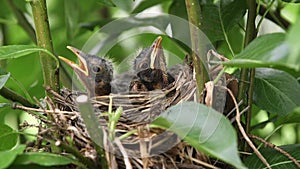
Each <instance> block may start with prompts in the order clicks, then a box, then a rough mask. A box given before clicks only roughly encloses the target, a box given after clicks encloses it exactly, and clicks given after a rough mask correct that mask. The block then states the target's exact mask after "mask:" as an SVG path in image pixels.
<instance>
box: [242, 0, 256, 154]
mask: <svg viewBox="0 0 300 169" xmlns="http://www.w3.org/2000/svg"><path fill="white" fill-rule="evenodd" d="M247 4H248V16H247V25H246V35H245V41H244V47H246V46H247V45H248V44H249V43H250V42H251V41H252V40H253V39H255V37H256V35H257V28H256V26H255V18H256V1H253V0H247ZM249 72H250V77H249ZM254 72H255V69H248V68H243V69H242V70H241V74H240V79H241V80H240V84H239V93H238V100H239V101H240V100H243V105H242V109H244V108H245V107H249V108H248V110H247V114H246V117H245V118H246V133H249V132H250V131H249V130H250V124H251V115H252V99H253V98H252V97H253V85H254ZM248 81H250V83H249V84H248V83H247V82H248ZM248 85H249V86H248ZM248 88H249V89H248ZM246 93H247V97H246ZM244 150H245V151H247V150H248V146H246V144H245V145H244Z"/></svg>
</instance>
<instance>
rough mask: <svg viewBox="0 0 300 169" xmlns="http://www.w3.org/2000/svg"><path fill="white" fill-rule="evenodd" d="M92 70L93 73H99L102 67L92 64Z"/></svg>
mask: <svg viewBox="0 0 300 169" xmlns="http://www.w3.org/2000/svg"><path fill="white" fill-rule="evenodd" d="M92 70H93V72H94V73H99V72H101V70H102V67H101V66H93V67H92Z"/></svg>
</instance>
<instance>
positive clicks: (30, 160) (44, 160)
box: [14, 152, 76, 166]
mask: <svg viewBox="0 0 300 169" xmlns="http://www.w3.org/2000/svg"><path fill="white" fill-rule="evenodd" d="M72 163H76V161H75V160H73V159H71V158H70V157H66V156H62V155H59V154H52V153H46V152H28V153H24V154H21V155H19V156H18V157H17V158H16V160H15V161H14V165H28V164H38V165H41V166H58V165H67V164H72Z"/></svg>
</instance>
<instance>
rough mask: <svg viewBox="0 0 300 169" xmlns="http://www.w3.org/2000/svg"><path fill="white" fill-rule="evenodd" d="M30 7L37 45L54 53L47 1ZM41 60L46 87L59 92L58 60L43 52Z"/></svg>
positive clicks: (39, 0)
mask: <svg viewBox="0 0 300 169" xmlns="http://www.w3.org/2000/svg"><path fill="white" fill-rule="evenodd" d="M30 5H31V8H32V14H33V19H34V24H35V29H36V38H37V45H38V46H40V47H42V48H45V49H47V50H48V51H50V52H51V53H54V52H53V46H52V39H51V33H50V27H49V23H48V15H47V6H46V0H32V1H30ZM40 60H41V64H42V68H43V76H44V85H45V86H50V87H51V88H52V89H53V90H54V91H56V92H59V71H58V70H59V69H58V67H57V63H56V60H55V59H53V58H52V57H49V55H48V54H46V53H43V52H40ZM50 97H51V96H50Z"/></svg>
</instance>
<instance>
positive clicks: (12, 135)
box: [0, 124, 18, 151]
mask: <svg viewBox="0 0 300 169" xmlns="http://www.w3.org/2000/svg"><path fill="white" fill-rule="evenodd" d="M0 140H1V141H0V151H2V150H9V149H11V148H13V147H14V146H15V145H16V144H17V141H18V134H17V133H16V132H15V131H14V130H13V129H12V128H10V127H9V126H8V125H5V124H1V125H0Z"/></svg>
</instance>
